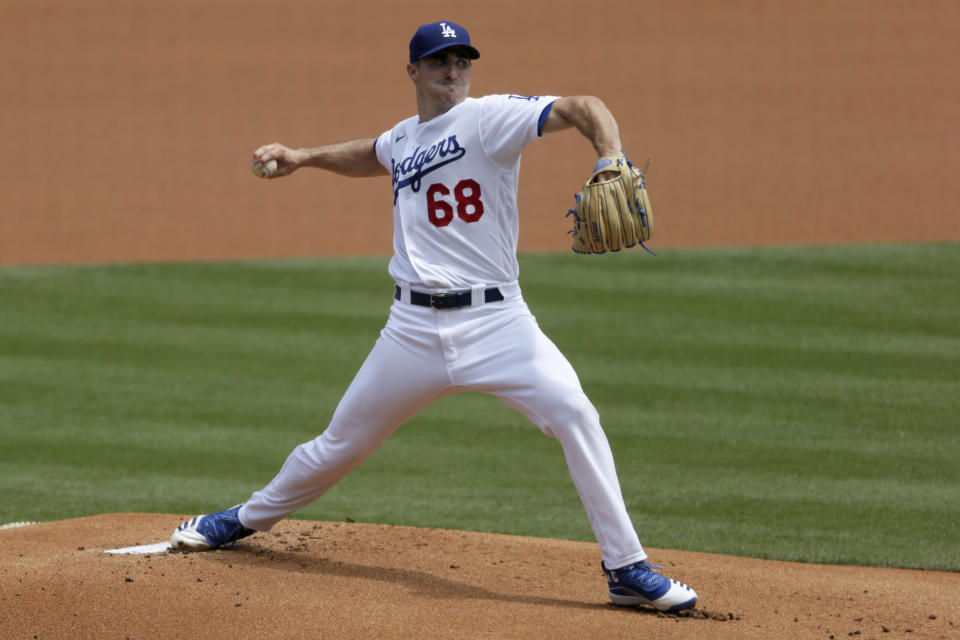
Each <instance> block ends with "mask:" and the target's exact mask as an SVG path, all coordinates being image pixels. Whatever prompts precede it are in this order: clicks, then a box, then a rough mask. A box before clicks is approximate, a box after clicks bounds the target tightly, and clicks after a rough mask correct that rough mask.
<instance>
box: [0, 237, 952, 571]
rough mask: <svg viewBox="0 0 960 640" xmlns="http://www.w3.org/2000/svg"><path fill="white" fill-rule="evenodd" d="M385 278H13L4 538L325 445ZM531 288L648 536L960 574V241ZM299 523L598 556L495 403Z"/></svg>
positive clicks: (252, 472)
mask: <svg viewBox="0 0 960 640" xmlns="http://www.w3.org/2000/svg"><path fill="white" fill-rule="evenodd" d="M386 263H387V260H386V259H385V258H363V259H343V260H333V259H329V260H327V259H324V260H309V261H308V260H290V261H273V262H237V263H211V264H149V265H110V266H86V267H3V268H0V524H2V523H4V522H10V521H17V520H54V519H62V518H69V517H76V516H83V515H90V514H96V513H112V512H159V513H184V514H189V513H194V512H196V513H202V512H206V511H210V510H213V509H219V508H223V507H226V506H230V505H231V504H234V503H237V502H240V501H242V500H244V499H245V498H246V497H247V496H248V495H249V494H250V492H251V491H253V490H256V489H258V488H260V487H261V486H262V485H263V484H265V483H266V482H267V481H269V480H270V478H271V477H272V475H273V473H274V472H275V471H276V470H277V469H279V467H280V465H281V464H282V462H283V460H284V459H285V457H286V455H287V454H288V453H289V452H290V450H291V449H292V448H293V447H294V446H295V445H297V444H299V443H300V442H303V441H306V440H309V439H311V438H313V437H314V436H316V435H317V434H318V433H320V432H321V431H322V430H323V428H324V427H325V425H326V422H327V420H328V419H329V417H330V415H331V413H332V411H333V409H334V407H335V405H336V402H337V400H338V399H339V397H340V395H341V394H342V393H343V391H344V390H345V389H346V387H347V385H348V384H349V382H350V380H351V378H352V376H353V374H354V373H355V371H356V369H357V368H358V367H359V366H360V364H361V362H362V361H363V358H364V357H365V356H366V354H367V352H368V351H369V349H370V347H371V346H372V345H373V342H374V341H375V339H376V337H377V334H378V332H379V330H380V328H381V327H382V325H383V323H384V321H385V319H386V314H387V309H388V306H389V304H390V302H391V298H390V296H391V292H392V283H391V281H390V279H389V277H388V276H387V274H386ZM521 283H522V284H523V285H524V292H525V296H526V298H527V300H528V302H529V303H530V306H531V308H532V309H533V312H534V314H535V315H536V316H537V318H538V320H539V322H540V325H541V327H542V328H543V329H544V331H545V332H546V333H547V334H548V335H549V336H551V337H552V338H553V339H554V341H555V342H556V343H557V344H558V346H559V347H560V348H561V350H563V351H564V353H566V355H567V356H568V357H569V359H570V360H571V362H572V363H573V365H574V367H575V368H576V369H577V370H578V372H579V374H580V378H581V381H582V383H583V386H584V388H585V389H586V391H587V393H588V395H590V397H591V398H592V399H593V401H594V403H595V404H596V405H597V408H598V409H599V410H600V414H601V417H602V419H603V422H604V427H605V429H606V431H607V433H608V436H609V438H610V440H611V444H612V446H613V450H614V455H615V456H616V459H617V463H618V469H619V472H620V477H621V481H622V485H623V490H624V494H625V496H626V498H627V502H628V505H629V507H630V509H631V513H632V515H633V517H634V520H635V522H636V523H637V526H638V529H639V531H640V533H641V539H642V540H643V542H644V544H646V545H648V546H651V547H668V548H674V549H689V550H701V551H710V552H717V553H728V554H737V555H746V556H754V557H765V558H780V559H787V560H800V561H815V562H826V563H854V564H867V565H882V566H901V567H922V568H936V569H948V570H960V533H958V530H960V463H958V461H960V245H958V244H929V245H906V246H843V247H818V248H776V249H773V248H771V249H724V250H663V251H661V252H660V255H659V256H658V257H656V258H654V257H652V256H649V255H646V254H644V253H643V252H640V251H633V252H627V253H624V254H620V255H608V256H602V257H588V256H576V255H573V254H537V255H524V256H522V257H521ZM372 401H375V399H372ZM297 517H301V518H309V519H317V520H343V519H344V518H346V517H352V518H354V519H356V520H358V521H362V522H380V523H393V524H407V525H416V526H432V527H443V528H455V529H469V530H485V531H497V532H505V533H514V534H523V535H536V536H548V537H560V538H569V539H578V540H590V539H592V537H591V533H590V530H589V527H588V526H587V522H586V516H585V515H584V513H583V510H582V507H581V506H580V503H579V501H578V499H577V496H576V494H575V492H574V489H573V486H572V484H571V482H570V480H569V477H568V475H567V471H566V467H565V464H564V461H563V458H562V452H561V450H560V447H559V445H558V444H557V443H556V442H555V441H553V440H551V439H549V438H547V437H545V436H543V435H541V434H540V432H539V431H538V430H537V429H536V428H535V427H533V426H532V425H531V424H529V423H527V422H526V420H525V419H524V418H523V417H522V416H520V415H519V414H516V413H514V412H512V411H511V410H510V409H508V408H507V407H506V406H504V405H502V404H501V403H500V402H499V401H497V400H495V399H493V398H491V397H487V396H483V395H480V394H463V395H460V396H456V397H452V398H447V399H445V400H443V401H441V402H439V403H437V404H435V405H433V406H431V407H430V408H428V409H427V410H426V411H424V412H423V413H421V414H420V415H419V416H417V417H415V418H414V419H413V420H412V421H410V422H409V423H408V424H406V425H405V426H404V427H402V428H401V429H400V431H399V432H398V433H397V434H396V435H395V436H394V437H393V438H391V439H390V440H388V441H387V443H386V444H385V445H384V446H383V447H382V448H381V449H380V450H379V451H378V452H377V453H376V454H374V455H373V456H372V457H371V458H370V459H369V460H368V461H367V462H366V463H365V464H364V465H363V466H361V467H360V469H358V470H357V471H356V472H355V473H354V474H352V475H351V476H349V477H348V478H347V479H346V480H344V482H342V483H341V484H340V485H339V486H338V487H336V488H335V489H334V490H333V491H332V492H331V493H330V494H328V495H327V496H326V497H324V498H323V499H321V500H320V501H318V502H316V503H314V504H313V505H311V506H310V507H308V508H306V509H304V510H303V511H301V512H299V513H298V514H297ZM166 533H167V532H158V538H162V537H163V536H165V535H166Z"/></svg>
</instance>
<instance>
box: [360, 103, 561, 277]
mask: <svg viewBox="0 0 960 640" xmlns="http://www.w3.org/2000/svg"><path fill="white" fill-rule="evenodd" d="M556 99H557V97H556V96H520V95H491V96H485V97H483V98H467V99H466V100H465V101H464V102H461V103H460V104H458V105H457V106H455V107H453V108H452V109H450V110H449V111H447V112H446V113H444V114H442V115H440V116H437V117H435V118H433V119H432V120H429V121H427V122H423V123H421V122H420V121H419V117H418V116H413V117H411V118H408V119H406V120H403V121H402V122H400V123H398V124H397V125H396V126H395V127H393V129H390V130H389V131H386V132H384V133H383V134H381V135H380V137H379V138H377V141H376V153H377V158H378V159H379V161H380V163H381V164H383V166H385V167H386V168H387V169H389V170H390V171H391V172H392V175H393V197H394V203H393V221H394V235H393V249H394V256H393V259H392V260H391V261H390V275H391V276H393V278H394V280H396V281H397V282H398V283H401V284H407V285H410V286H413V287H414V288H419V289H424V290H444V289H464V288H470V287H471V286H473V285H478V284H489V285H494V284H500V283H509V282H515V281H516V280H517V277H518V275H519V267H518V265H517V237H518V235H519V228H520V226H519V219H518V217H519V216H518V211H517V183H518V179H519V175H520V152H521V151H522V150H523V149H524V147H526V146H527V145H528V144H530V143H531V142H533V141H534V140H536V139H537V138H538V137H539V136H540V135H541V133H542V127H543V123H544V121H545V120H546V118H547V115H548V114H549V112H550V107H551V106H552V105H553V102H554V100H556Z"/></svg>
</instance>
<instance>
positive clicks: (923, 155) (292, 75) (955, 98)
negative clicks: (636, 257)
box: [0, 0, 960, 640]
mask: <svg viewBox="0 0 960 640" xmlns="http://www.w3.org/2000/svg"><path fill="white" fill-rule="evenodd" d="M587 9H588V8H587V7H585V6H584V5H583V4H582V3H575V2H572V1H570V0H561V1H558V2H542V1H540V0H531V1H529V2H525V3H518V2H515V1H512V0H510V1H508V0H494V1H491V2H482V3H476V4H474V5H471V6H469V7H459V6H458V7H456V9H455V10H454V9H453V8H452V6H451V5H450V4H449V3H441V2H438V1H436V0H429V1H424V2H418V3H415V4H413V5H406V4H397V3H393V2H389V1H387V0H374V1H372V2H366V3H356V2H347V1H346V0H335V1H329V2H316V1H307V0H299V1H298V0H280V1H278V2H273V3H269V4H265V3H262V2H252V1H250V0H239V1H229V2H228V1H227V0H210V1H207V2H202V3H201V2H190V1H188V0H176V1H175V0H170V1H167V2H158V3H141V2H114V1H108V0H90V1H88V2H84V3H73V2H66V1H65V0H52V1H44V2H12V3H4V5H3V11H2V14H3V18H2V20H0V54H2V56H3V59H4V60H5V61H6V63H5V64H4V65H0V88H2V94H3V96H4V100H3V101H2V103H0V139H2V140H3V141H4V151H5V153H3V154H0V264H44V263H81V262H105V261H142V260H217V259H228V258H230V259H232V258H264V257H270V258H273V257H288V256H320V255H344V254H368V253H374V254H387V253H389V251H390V249H391V218H390V214H389V200H388V199H385V196H384V194H385V193H389V191H388V189H389V186H388V183H387V182H386V181H385V180H383V181H381V182H380V183H379V187H378V186H377V185H376V183H375V182H361V181H350V180H349V179H346V178H341V177H338V176H330V175H323V174H320V173H319V172H307V171H302V172H300V173H298V174H296V175H294V176H292V177H290V178H287V179H284V180H282V181H274V182H267V181H262V180H258V179H256V178H254V177H253V175H252V174H251V173H250V170H249V162H250V154H251V152H252V151H253V149H255V148H256V147H257V146H259V145H260V144H263V143H266V142H271V141H274V140H279V141H282V142H286V143H288V144H291V145H312V144H319V143H323V142H329V141H335V140H342V139H348V138H353V137H361V136H375V135H378V134H379V133H380V132H381V131H383V130H385V129H387V128H389V127H390V126H391V125H392V124H393V123H394V122H396V121H397V120H399V119H401V118H402V117H406V116H407V115H410V114H411V113H412V112H413V111H414V108H415V105H414V102H413V97H412V90H411V87H410V85H409V81H408V80H407V79H406V78H405V77H404V66H405V58H404V53H405V50H406V46H407V42H408V39H409V36H410V34H411V33H412V32H413V30H414V29H415V28H416V26H417V25H418V24H421V23H424V22H429V21H433V20H436V19H444V18H450V19H452V20H454V21H456V22H459V23H461V24H465V25H468V26H469V28H470V30H471V35H472V36H473V39H474V42H475V44H476V45H477V46H478V48H479V49H480V50H481V52H482V57H481V59H480V60H479V61H478V62H477V64H476V67H475V69H474V91H473V94H474V95H481V94H485V93H498V92H515V93H524V94H544V93H553V94H560V95H572V94H579V93H587V94H595V95H599V96H600V97H601V98H603V99H604V100H605V101H606V102H607V104H608V105H609V106H610V107H611V110H612V111H613V112H614V113H615V114H616V115H617V117H618V120H619V122H620V126H621V129H622V134H623V142H624V146H625V149H626V150H627V151H628V152H630V153H631V154H633V155H634V156H637V157H641V158H642V157H645V156H646V155H648V154H649V155H653V156H654V157H655V161H654V164H653V168H652V170H651V173H650V176H649V179H648V184H649V186H650V189H651V197H652V199H653V207H654V211H655V214H656V222H657V227H656V234H655V237H654V242H653V243H652V244H653V245H654V246H661V247H663V246H704V245H741V246H742V245H763V244H820V243H842V242H901V241H911V242H912V241H937V240H960V216H958V215H957V211H956V203H957V202H960V181H958V180H957V179H956V177H955V172H956V167H957V166H960V144H958V142H960V139H958V131H960V83H958V82H957V81H956V77H955V76H956V72H955V68H956V64H955V61H956V60H960V33H958V32H960V4H958V3H955V2H948V1H943V2H932V1H920V2H908V1H906V0H904V1H890V0H869V1H868V0H853V1H850V2H843V3H837V2H832V1H827V0H812V1H809V2H799V1H798V2H793V1H790V2H777V3H772V2H756V1H749V0H736V1H732V2H723V3H714V2H709V1H707V0H679V1H676V2H670V3H653V2H626V1H625V0H613V1H611V2H607V3H603V5H602V6H599V5H598V7H597V8H596V10H594V11H588V10H587ZM592 158H593V155H592V150H591V149H590V148H589V145H588V144H587V143H586V142H585V141H584V140H582V139H581V138H579V137H578V136H577V135H576V134H574V133H571V132H567V133H563V134H558V135H556V136H551V137H550V138H548V139H546V140H544V141H540V142H537V143H536V144H534V145H532V147H531V148H530V149H529V151H528V152H527V153H525V156H524V169H523V172H522V175H523V177H522V179H521V193H520V200H521V212H522V213H521V250H564V249H566V248H567V247H568V246H569V239H568V236H567V233H566V231H567V229H568V228H569V223H568V221H566V220H564V215H565V213H566V211H567V209H568V208H569V206H570V204H571V202H572V194H573V193H574V192H575V191H576V190H577V189H578V187H579V184H580V182H581V181H582V180H583V179H584V178H585V176H586V173H587V170H588V169H589V168H590V166H591V165H592V163H593V160H592ZM387 198H388V196H387ZM293 444H295V443H291V446H293ZM186 515H193V514H184V516H186ZM184 516H180V515H156V514H154V515H145V514H107V515H95V516H91V517H88V518H82V519H78V520H68V521H62V522H53V523H43V524H38V525H31V526H28V527H22V528H16V529H8V530H0V638H4V639H6V638H124V637H130V638H177V637H185V638H186V637H190V638H237V637H250V636H256V637H265V638H278V637H284V638H300V637H303V638H306V637H309V638H317V637H322V638H355V637H363V636H375V637H381V638H459V637H462V638H482V637H491V638H544V637H552V638H593V637H601V636H603V637H616V638H633V637H644V638H716V639H719V640H728V639H733V638H738V639H739V638H823V639H825V640H827V639H831V638H834V639H840V638H843V637H860V638H864V639H868V638H874V639H879V638H883V639H884V640H886V639H888V638H960V630H958V628H957V625H960V574H957V573H942V572H924V571H901V570H893V569H873V568H858V567H827V566H820V565H802V564H790V563H783V562H771V561H761V560H752V559H746V558H733V557H727V556H718V555H709V554H702V553H691V552H682V551H669V550H656V549H652V550H650V551H651V553H652V556H653V559H654V560H655V561H658V562H659V563H661V564H664V565H666V567H667V570H668V572H669V574H670V575H671V576H674V577H677V578H679V579H682V580H684V581H686V582H689V583H690V584H691V585H692V586H694V587H695V588H696V589H697V590H698V592H699V593H700V595H701V599H702V600H701V603H700V606H701V607H702V609H701V612H703V615H701V616H700V617H682V618H679V617H665V616H661V615H657V614H656V613H652V612H648V611H640V610H632V609H631V610H623V609H616V608H614V607H612V606H611V605H608V604H606V597H605V592H604V583H603V578H602V576H601V574H600V572H599V568H598V558H599V554H598V550H597V548H596V545H595V544H589V543H582V542H566V541H558V540H542V539H532V538H517V537H509V536H498V535H491V534H477V533H464V532H453V531H437V530H418V529H411V528H404V527H391V526H378V525H372V524H347V523H313V522H303V521H289V522H284V523H282V524H281V525H280V526H278V527H277V528H276V529H275V531H274V532H272V533H269V534H258V535H256V536H254V537H252V538H250V539H248V540H246V541H244V542H243V543H242V544H241V545H240V546H239V547H238V548H237V549H235V550H232V551H226V552H213V553H204V554H194V555H183V554H154V555H152V556H150V557H146V556H133V555H122V556H113V555H106V554H104V553H103V551H104V550H106V549H112V548H117V547H123V546H130V545H135V544H146V543H150V542H157V541H160V540H163V539H165V538H166V537H167V536H168V535H169V533H170V532H171V531H172V529H173V528H174V527H175V526H176V525H177V524H179V522H180V521H181V520H182V518H183V517H184ZM864 535H869V532H864ZM641 538H642V532H641Z"/></svg>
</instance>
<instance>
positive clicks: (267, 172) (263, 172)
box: [250, 160, 277, 178]
mask: <svg viewBox="0 0 960 640" xmlns="http://www.w3.org/2000/svg"><path fill="white" fill-rule="evenodd" d="M250 168H251V169H252V170H253V172H254V173H255V174H257V175H258V176H260V177H261V178H269V177H270V176H272V175H274V174H276V173H277V161H276V160H268V161H267V162H264V163H259V162H256V161H254V162H253V163H252V164H251V165H250Z"/></svg>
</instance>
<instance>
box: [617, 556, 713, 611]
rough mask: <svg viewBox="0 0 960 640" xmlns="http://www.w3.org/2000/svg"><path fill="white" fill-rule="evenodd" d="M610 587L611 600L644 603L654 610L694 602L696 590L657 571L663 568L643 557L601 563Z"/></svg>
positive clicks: (667, 609) (677, 607) (668, 609)
mask: <svg viewBox="0 0 960 640" xmlns="http://www.w3.org/2000/svg"><path fill="white" fill-rule="evenodd" d="M600 566H602V567H603V572H604V574H606V576H607V586H608V587H609V588H610V601H611V602H613V604H617V605H623V606H633V605H638V604H647V605H650V606H652V607H654V608H655V609H657V611H667V612H673V611H682V610H683V609H689V608H690V607H692V606H693V605H695V604H697V592H696V591H694V590H693V589H691V588H690V587H688V586H687V585H685V584H683V583H682V582H678V581H676V580H671V579H670V578H667V577H666V576H663V575H660V574H659V573H657V572H656V571H655V570H656V569H662V568H663V567H658V566H657V565H655V564H650V563H649V562H647V561H646V560H643V561H641V562H635V563H634V564H629V565H627V566H625V567H621V568H619V569H612V570H611V569H607V567H606V565H604V564H603V563H601V565H600Z"/></svg>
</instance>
